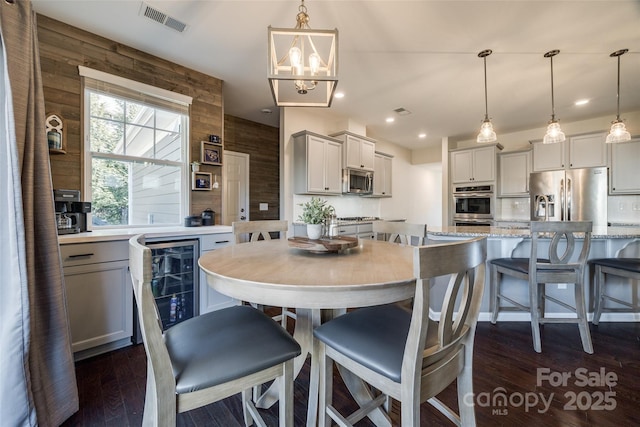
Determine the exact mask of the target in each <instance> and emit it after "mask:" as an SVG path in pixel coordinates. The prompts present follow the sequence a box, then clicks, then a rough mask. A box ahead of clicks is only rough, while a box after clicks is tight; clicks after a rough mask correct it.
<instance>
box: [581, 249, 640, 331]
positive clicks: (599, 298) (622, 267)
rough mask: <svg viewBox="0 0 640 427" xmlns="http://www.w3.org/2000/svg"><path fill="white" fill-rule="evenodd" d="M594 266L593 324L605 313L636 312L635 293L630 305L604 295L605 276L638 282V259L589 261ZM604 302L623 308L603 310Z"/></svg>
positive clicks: (639, 268) (639, 266)
mask: <svg viewBox="0 0 640 427" xmlns="http://www.w3.org/2000/svg"><path fill="white" fill-rule="evenodd" d="M589 264H591V265H593V266H595V271H594V276H595V286H594V288H595V292H594V293H595V309H594V312H593V324H594V325H597V324H598V323H600V316H601V315H602V312H603V311H606V312H627V313H632V312H637V311H638V300H637V297H636V296H635V293H634V294H632V297H631V301H632V302H631V303H629V302H626V301H622V300H620V299H618V298H614V297H612V296H609V295H607V294H605V292H604V288H605V275H606V274H609V275H613V276H619V277H624V278H627V279H631V280H640V258H597V259H592V260H590V261H589ZM605 300H609V301H612V302H615V303H617V304H620V305H622V306H624V307H625V308H608V307H606V308H605V306H604V305H605V304H604V302H605Z"/></svg>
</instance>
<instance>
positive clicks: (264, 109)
mask: <svg viewBox="0 0 640 427" xmlns="http://www.w3.org/2000/svg"><path fill="white" fill-rule="evenodd" d="M260 112H261V113H262V114H271V113H273V111H271V109H269V108H263V109H262V110H260Z"/></svg>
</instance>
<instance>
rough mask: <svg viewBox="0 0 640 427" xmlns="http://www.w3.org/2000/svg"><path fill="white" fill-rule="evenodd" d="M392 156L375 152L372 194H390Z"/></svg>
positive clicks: (378, 195) (379, 195)
mask: <svg viewBox="0 0 640 427" xmlns="http://www.w3.org/2000/svg"><path fill="white" fill-rule="evenodd" d="M392 170H393V156H389V155H387V154H383V153H375V156H374V171H373V196H377V197H391V196H392V181H391V176H392Z"/></svg>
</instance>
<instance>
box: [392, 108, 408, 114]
mask: <svg viewBox="0 0 640 427" xmlns="http://www.w3.org/2000/svg"><path fill="white" fill-rule="evenodd" d="M393 111H395V112H396V114H398V115H399V116H407V115H409V114H411V111H409V110H407V109H406V108H402V107H400V108H396V109H395V110H393Z"/></svg>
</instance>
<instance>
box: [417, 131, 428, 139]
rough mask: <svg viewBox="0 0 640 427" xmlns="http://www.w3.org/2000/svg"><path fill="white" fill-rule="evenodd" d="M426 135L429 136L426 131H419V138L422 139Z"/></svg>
mask: <svg viewBox="0 0 640 427" xmlns="http://www.w3.org/2000/svg"><path fill="white" fill-rule="evenodd" d="M426 137H427V134H426V133H424V132H423V133H419V134H418V138H420V139H424V138H426Z"/></svg>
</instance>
